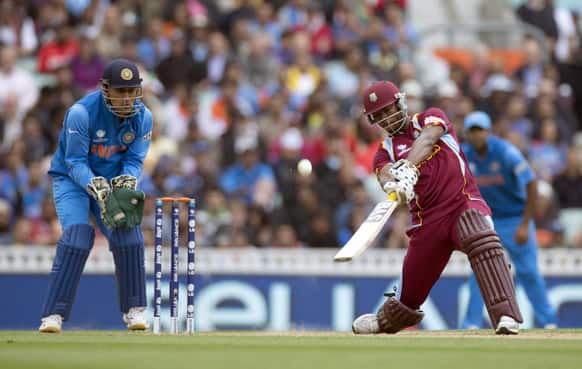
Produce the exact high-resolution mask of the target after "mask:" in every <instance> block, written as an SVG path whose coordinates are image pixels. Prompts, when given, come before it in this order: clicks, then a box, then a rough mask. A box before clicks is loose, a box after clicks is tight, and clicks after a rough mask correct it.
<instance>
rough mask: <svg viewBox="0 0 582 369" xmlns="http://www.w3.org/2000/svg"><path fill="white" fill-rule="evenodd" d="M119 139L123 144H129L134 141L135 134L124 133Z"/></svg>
mask: <svg viewBox="0 0 582 369" xmlns="http://www.w3.org/2000/svg"><path fill="white" fill-rule="evenodd" d="M121 139H122V140H123V143H124V144H130V143H132V142H133V140H135V133H133V132H127V133H124V134H123V137H122V138H121Z"/></svg>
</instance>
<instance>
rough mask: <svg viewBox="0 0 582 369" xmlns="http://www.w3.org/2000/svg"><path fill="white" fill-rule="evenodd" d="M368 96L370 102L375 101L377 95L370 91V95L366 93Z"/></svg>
mask: <svg viewBox="0 0 582 369" xmlns="http://www.w3.org/2000/svg"><path fill="white" fill-rule="evenodd" d="M368 98H369V99H370V101H371V102H376V100H378V96H376V93H375V92H372V93H371V94H370V95H368Z"/></svg>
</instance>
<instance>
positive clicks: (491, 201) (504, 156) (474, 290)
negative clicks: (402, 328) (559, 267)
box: [461, 111, 556, 329]
mask: <svg viewBox="0 0 582 369" xmlns="http://www.w3.org/2000/svg"><path fill="white" fill-rule="evenodd" d="M464 125H465V127H464V130H465V136H466V138H467V141H468V143H465V144H463V151H464V152H465V156H466V157H467V160H468V161H469V166H470V168H471V172H472V173H473V176H474V177H475V180H476V181H477V185H478V186H479V190H480V192H481V195H482V196H483V198H484V199H485V201H487V204H488V205H489V207H490V208H491V211H492V213H493V223H494V225H495V230H496V231H497V233H498V234H499V237H500V238H501V243H502V245H503V246H504V247H505V249H506V250H507V252H508V253H509V256H510V257H511V260H512V262H513V266H514V267H515V271H516V275H515V276H516V280H517V282H518V283H519V284H521V285H522V286H523V288H524V289H525V292H526V294H527V297H528V299H529V300H530V302H531V305H532V307H533V309H534V314H535V320H536V322H537V324H538V325H539V326H541V327H545V328H554V327H556V313H555V311H554V309H553V308H552V306H551V305H550V302H549V300H548V294H547V291H546V285H545V282H544V279H543V277H542V275H541V274H540V270H539V268H538V258H537V243H536V238H535V226H534V223H533V213H534V208H535V202H536V197H537V186H536V180H535V174H534V173H533V171H532V169H531V168H530V166H529V164H528V163H527V161H526V160H525V158H524V157H523V155H522V154H521V153H520V152H519V150H518V149H517V148H516V147H515V146H513V145H512V144H511V143H509V142H507V141H505V140H503V139H501V138H499V137H497V136H495V135H492V134H490V132H489V131H490V129H491V119H490V118H489V116H488V115H487V114H486V113H484V112H480V111H477V112H473V113H471V114H469V115H467V117H466V118H465V123H464ZM469 290H470V297H469V306H468V309H467V313H466V315H465V319H464V320H463V323H462V325H461V328H465V329H467V328H481V326H482V325H483V299H482V298H481V294H480V293H479V287H478V286H477V281H476V279H475V276H474V275H473V274H472V275H471V278H470V280H469Z"/></svg>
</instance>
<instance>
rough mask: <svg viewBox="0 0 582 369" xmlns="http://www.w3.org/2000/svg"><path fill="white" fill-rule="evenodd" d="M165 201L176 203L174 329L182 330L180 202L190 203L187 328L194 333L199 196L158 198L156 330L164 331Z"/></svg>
mask: <svg viewBox="0 0 582 369" xmlns="http://www.w3.org/2000/svg"><path fill="white" fill-rule="evenodd" d="M164 203H172V225H171V231H172V232H171V234H172V236H171V243H170V247H171V249H170V259H171V269H170V294H169V296H170V333H172V334H177V333H178V291H179V288H180V282H179V280H178V274H179V273H178V260H179V253H180V203H187V204H188V267H187V274H186V283H187V287H186V290H187V307H186V332H187V333H188V334H192V333H194V275H195V256H194V250H195V248H196V240H195V238H196V235H195V231H196V200H195V199H192V198H189V197H160V198H158V199H156V210H155V251H154V274H155V282H154V303H155V307H154V327H153V332H154V334H160V330H161V326H160V312H161V309H162V288H161V284H162V246H163V240H162V226H163V215H164Z"/></svg>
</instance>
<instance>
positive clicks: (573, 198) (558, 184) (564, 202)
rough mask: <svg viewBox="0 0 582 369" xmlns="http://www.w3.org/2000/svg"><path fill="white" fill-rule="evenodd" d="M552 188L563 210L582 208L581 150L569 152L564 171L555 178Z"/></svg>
mask: <svg viewBox="0 0 582 369" xmlns="http://www.w3.org/2000/svg"><path fill="white" fill-rule="evenodd" d="M552 187H553V188H554V191H555V193H556V197H557V199H558V202H559V204H560V207H561V208H582V191H580V189H581V188H582V160H581V158H580V149H578V148H576V147H574V148H571V149H570V150H568V155H567V157H566V167H565V168H564V171H563V172H562V173H560V174H559V175H557V176H556V177H554V180H553V183H552Z"/></svg>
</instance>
